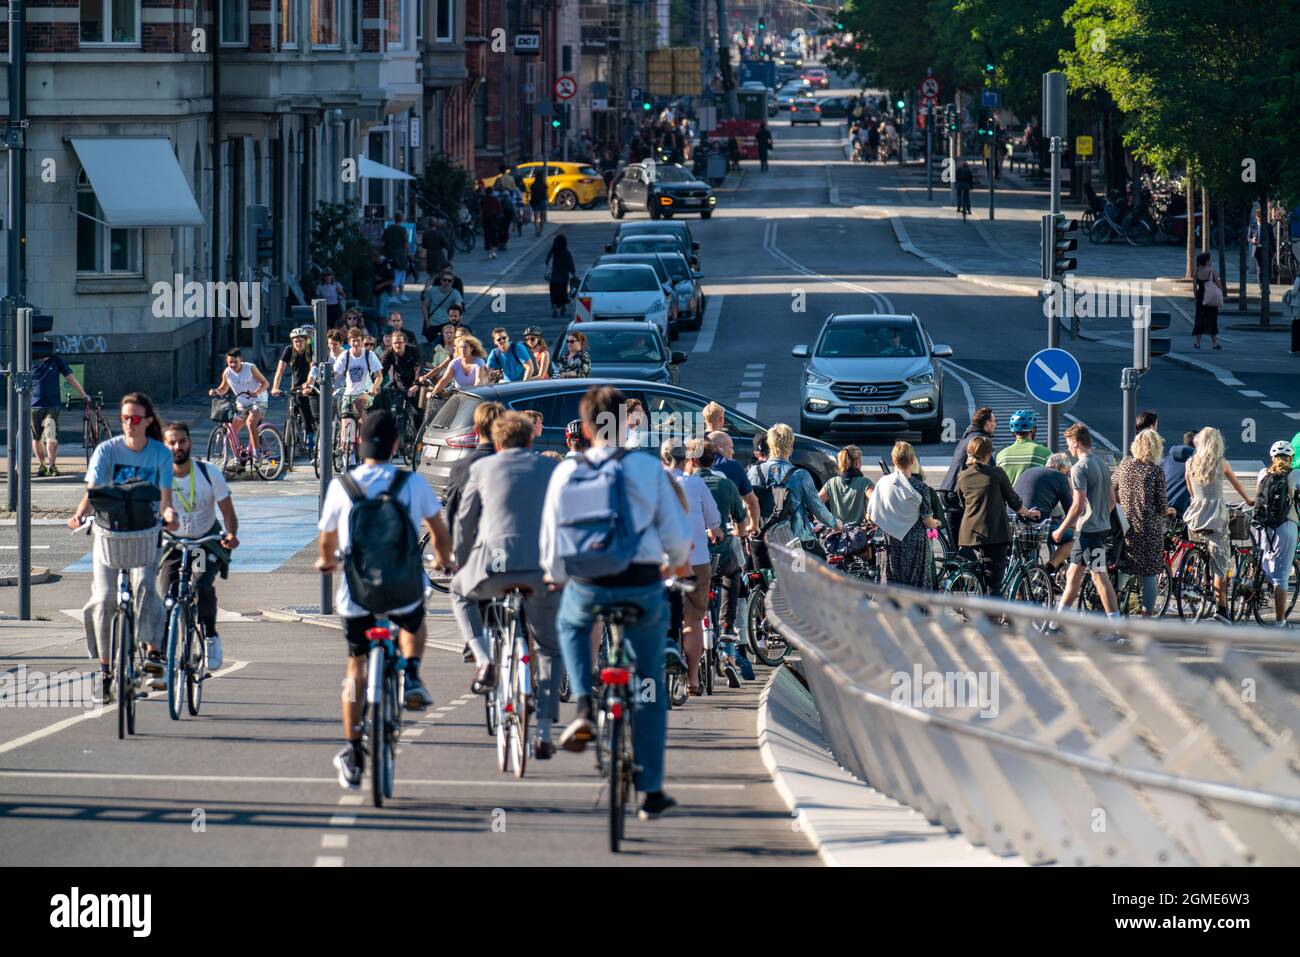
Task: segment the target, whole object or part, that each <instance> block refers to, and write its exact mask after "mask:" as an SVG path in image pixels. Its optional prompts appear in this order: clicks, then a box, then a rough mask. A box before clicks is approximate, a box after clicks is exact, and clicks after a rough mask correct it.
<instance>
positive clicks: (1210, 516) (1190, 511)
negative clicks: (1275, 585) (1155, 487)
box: [1183, 426, 1255, 619]
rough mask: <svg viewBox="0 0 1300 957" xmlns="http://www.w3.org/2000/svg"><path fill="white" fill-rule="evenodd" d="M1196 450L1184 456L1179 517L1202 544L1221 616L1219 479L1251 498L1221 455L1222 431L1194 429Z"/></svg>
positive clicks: (1223, 568)
mask: <svg viewBox="0 0 1300 957" xmlns="http://www.w3.org/2000/svg"><path fill="white" fill-rule="evenodd" d="M1195 444H1196V452H1195V453H1194V454H1193V455H1192V457H1191V458H1190V459H1188V460H1187V466H1186V475H1187V490H1188V491H1189V492H1190V493H1191V496H1192V501H1191V504H1190V505H1188V506H1187V511H1186V512H1184V513H1183V521H1185V522H1186V523H1187V530H1188V532H1190V533H1191V539H1192V541H1194V542H1199V543H1201V544H1203V545H1205V547H1206V550H1207V552H1208V553H1209V558H1210V567H1211V568H1212V569H1213V571H1214V595H1215V599H1216V600H1217V602H1218V606H1219V608H1218V612H1219V615H1220V616H1221V617H1223V618H1224V619H1230V618H1231V617H1232V616H1231V615H1229V613H1228V561H1229V559H1230V556H1231V549H1230V547H1229V542H1228V506H1227V504H1226V503H1225V502H1224V500H1223V480H1224V479H1225V478H1226V479H1227V480H1228V481H1229V482H1231V483H1232V487H1233V488H1234V489H1236V490H1237V494H1238V495H1240V496H1241V498H1242V500H1243V501H1244V502H1245V503H1246V504H1247V505H1254V504H1255V500H1254V499H1252V498H1251V497H1250V496H1249V495H1247V494H1246V490H1245V489H1244V488H1242V487H1241V482H1239V481H1238V480H1237V476H1236V473H1234V472H1233V471H1232V466H1231V465H1229V464H1228V461H1227V459H1225V458H1224V457H1223V435H1222V433H1220V432H1219V430H1218V429H1212V428H1210V427H1208V426H1207V427H1205V428H1203V429H1201V431H1199V432H1197V433H1196V443H1195Z"/></svg>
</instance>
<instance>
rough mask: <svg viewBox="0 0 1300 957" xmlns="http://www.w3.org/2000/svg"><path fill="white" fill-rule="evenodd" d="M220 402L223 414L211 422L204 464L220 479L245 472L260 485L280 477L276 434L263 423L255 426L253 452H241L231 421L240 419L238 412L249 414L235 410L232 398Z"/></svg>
mask: <svg viewBox="0 0 1300 957" xmlns="http://www.w3.org/2000/svg"><path fill="white" fill-rule="evenodd" d="M240 394H241V395H253V394H255V393H240ZM223 398H224V410H223V411H222V412H220V413H218V415H219V416H220V417H219V418H214V420H213V421H214V422H216V424H215V425H214V426H213V427H212V434H211V435H209V436H208V454H207V460H208V461H209V462H211V463H213V464H214V465H216V466H217V467H218V468H220V469H221V473H222V474H223V475H231V474H233V473H235V472H239V471H243V470H245V469H247V470H249V471H252V472H255V473H256V474H257V476H258V478H260V479H263V480H264V481H267V482H273V481H275V480H276V479H278V478H279V477H280V476H281V475H283V474H284V469H285V455H284V439H283V438H281V437H280V431H279V430H278V429H277V428H276V427H275V426H273V425H271V424H270V423H269V422H267V421H266V420H265V419H263V420H262V421H261V422H259V423H258V426H257V449H255V450H249V449H246V448H244V447H243V446H242V445H241V444H240V442H239V434H238V433H237V432H236V431H235V427H234V420H235V419H236V418H237V417H241V416H239V412H240V411H242V412H243V413H244V414H245V415H246V414H247V413H248V411H249V410H247V409H244V410H239V409H237V408H236V405H235V403H236V399H235V397H234V396H224V397H223Z"/></svg>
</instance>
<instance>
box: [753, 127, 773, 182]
mask: <svg viewBox="0 0 1300 957" xmlns="http://www.w3.org/2000/svg"><path fill="white" fill-rule="evenodd" d="M754 139H755V141H756V142H757V143H758V162H759V167H758V168H759V170H760V171H762V172H764V173H766V172H767V154H768V153H770V152H771V151H772V131H771V130H769V129H768V128H767V124H766V123H759V124H758V133H757V134H756V135H755V137H754Z"/></svg>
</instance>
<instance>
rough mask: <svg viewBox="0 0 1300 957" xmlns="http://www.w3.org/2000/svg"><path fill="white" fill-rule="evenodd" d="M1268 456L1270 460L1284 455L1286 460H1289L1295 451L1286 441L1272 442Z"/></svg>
mask: <svg viewBox="0 0 1300 957" xmlns="http://www.w3.org/2000/svg"><path fill="white" fill-rule="evenodd" d="M1268 454H1269V457H1270V458H1274V457H1276V456H1279V455H1285V456H1286V457H1287V458H1290V457H1291V456H1292V455H1294V454H1295V449H1293V448H1292V447H1291V443H1290V442H1288V441H1287V440H1286V439H1281V440H1279V441H1277V442H1274V443H1273V444H1272V446H1270V447H1269V450H1268Z"/></svg>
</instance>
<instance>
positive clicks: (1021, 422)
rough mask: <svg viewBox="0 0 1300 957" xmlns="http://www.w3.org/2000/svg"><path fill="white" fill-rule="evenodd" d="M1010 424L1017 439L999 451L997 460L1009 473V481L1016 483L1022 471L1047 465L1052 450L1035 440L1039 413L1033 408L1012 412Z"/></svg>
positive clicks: (999, 466) (1003, 469)
mask: <svg viewBox="0 0 1300 957" xmlns="http://www.w3.org/2000/svg"><path fill="white" fill-rule="evenodd" d="M1009 424H1010V426H1011V434H1012V435H1014V436H1015V437H1016V440H1015V442H1013V443H1012V444H1011V445H1008V446H1007V447H1006V448H1004V449H1002V450H1001V451H1000V452H998V455H997V459H996V461H997V465H998V468H1000V469H1001V470H1002V471H1004V472H1006V473H1007V481H1009V482H1010V483H1011V484H1012V485H1015V484H1016V479H1018V478H1020V475H1021V473H1022V472H1025V471H1026V470H1028V469H1032V468H1037V467H1038V466H1040V465H1046V464H1047V458H1048V456H1049V455H1051V454H1052V450H1051V449H1049V448H1048V447H1047V446H1046V445H1039V444H1038V443H1037V442H1035V441H1034V438H1035V436H1036V433H1037V430H1038V413H1037V412H1035V411H1034V410H1033V409H1020V410H1019V411H1017V412H1012V413H1011V419H1010V420H1009Z"/></svg>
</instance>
